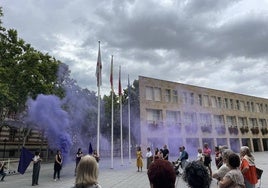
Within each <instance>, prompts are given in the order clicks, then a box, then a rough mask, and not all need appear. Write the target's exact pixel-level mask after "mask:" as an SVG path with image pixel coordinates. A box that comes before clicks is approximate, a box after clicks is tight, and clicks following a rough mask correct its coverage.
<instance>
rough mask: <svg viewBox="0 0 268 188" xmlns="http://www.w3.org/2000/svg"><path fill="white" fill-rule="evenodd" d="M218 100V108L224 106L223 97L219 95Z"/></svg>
mask: <svg viewBox="0 0 268 188" xmlns="http://www.w3.org/2000/svg"><path fill="white" fill-rule="evenodd" d="M217 102H218V108H222V104H221V97H218V100H217Z"/></svg>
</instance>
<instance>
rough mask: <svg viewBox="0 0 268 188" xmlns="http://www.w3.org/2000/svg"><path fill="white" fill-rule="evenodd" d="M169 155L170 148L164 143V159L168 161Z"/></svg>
mask: <svg viewBox="0 0 268 188" xmlns="http://www.w3.org/2000/svg"><path fill="white" fill-rule="evenodd" d="M168 155H169V150H168V149H167V145H164V149H163V159H164V160H167V161H168Z"/></svg>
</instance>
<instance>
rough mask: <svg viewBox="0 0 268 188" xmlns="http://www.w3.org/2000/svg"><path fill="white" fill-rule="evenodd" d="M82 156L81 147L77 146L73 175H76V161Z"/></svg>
mask: <svg viewBox="0 0 268 188" xmlns="http://www.w3.org/2000/svg"><path fill="white" fill-rule="evenodd" d="M82 156H83V152H82V149H81V148H78V150H77V153H76V159H75V172H74V174H75V175H76V169H77V166H78V163H79V162H80V160H81V157H82Z"/></svg>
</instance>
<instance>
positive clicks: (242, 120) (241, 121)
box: [238, 117, 247, 127]
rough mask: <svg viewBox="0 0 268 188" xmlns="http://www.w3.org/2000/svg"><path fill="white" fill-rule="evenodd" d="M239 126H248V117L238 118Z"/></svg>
mask: <svg viewBox="0 0 268 188" xmlns="http://www.w3.org/2000/svg"><path fill="white" fill-rule="evenodd" d="M238 125H239V127H243V126H247V118H246V117H238Z"/></svg>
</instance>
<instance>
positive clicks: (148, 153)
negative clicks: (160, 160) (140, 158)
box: [146, 147, 153, 169]
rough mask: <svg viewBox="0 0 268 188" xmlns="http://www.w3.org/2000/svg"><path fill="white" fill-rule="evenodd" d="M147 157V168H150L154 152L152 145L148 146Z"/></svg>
mask: <svg viewBox="0 0 268 188" xmlns="http://www.w3.org/2000/svg"><path fill="white" fill-rule="evenodd" d="M146 158H147V169H149V166H150V165H151V163H152V161H153V153H152V152H151V148H150V147H148V148H147V153H146Z"/></svg>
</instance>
